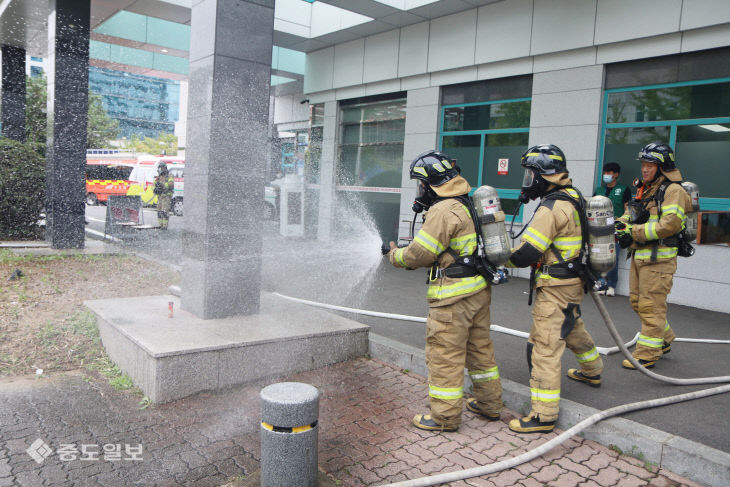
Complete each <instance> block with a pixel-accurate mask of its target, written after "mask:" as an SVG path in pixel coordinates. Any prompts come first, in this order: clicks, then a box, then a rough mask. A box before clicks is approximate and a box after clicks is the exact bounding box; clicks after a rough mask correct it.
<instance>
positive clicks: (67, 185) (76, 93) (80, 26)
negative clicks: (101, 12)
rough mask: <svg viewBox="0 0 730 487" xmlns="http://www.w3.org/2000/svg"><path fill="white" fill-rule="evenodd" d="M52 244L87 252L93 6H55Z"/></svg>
mask: <svg viewBox="0 0 730 487" xmlns="http://www.w3.org/2000/svg"><path fill="white" fill-rule="evenodd" d="M49 8H50V14H49V16H48V66H49V68H48V104H47V113H48V136H47V149H46V239H47V240H48V241H49V242H50V243H51V245H52V246H53V247H54V248H60V249H63V248H83V246H84V211H85V203H84V202H85V199H86V186H85V177H84V173H85V168H86V124H87V121H88V103H89V17H90V0H77V1H74V2H68V1H64V0H50V2H49Z"/></svg>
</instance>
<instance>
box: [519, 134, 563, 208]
mask: <svg viewBox="0 0 730 487" xmlns="http://www.w3.org/2000/svg"><path fill="white" fill-rule="evenodd" d="M522 167H524V168H525V176H524V179H523V180H522V188H521V190H520V196H519V198H518V199H519V200H520V201H521V202H523V203H527V202H528V201H530V200H533V199H535V198H539V197H541V196H542V195H543V194H545V191H546V190H547V188H548V186H549V181H547V180H546V179H545V178H544V177H543V176H551V175H553V174H560V173H566V172H568V168H567V166H566V163H565V154H563V151H562V150H560V148H559V147H558V146H556V145H552V144H542V145H536V146H533V147H530V148H529V149H527V151H526V152H525V153H524V154H522Z"/></svg>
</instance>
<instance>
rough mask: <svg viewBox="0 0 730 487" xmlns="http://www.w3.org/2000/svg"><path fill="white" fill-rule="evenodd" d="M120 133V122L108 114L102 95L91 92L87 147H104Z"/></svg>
mask: <svg viewBox="0 0 730 487" xmlns="http://www.w3.org/2000/svg"><path fill="white" fill-rule="evenodd" d="M118 135H119V122H118V121H116V120H114V119H113V118H111V117H110V116H109V115H107V113H106V110H104V106H103V105H102V103H101V96H100V95H97V94H95V93H92V92H89V122H88V124H87V128H86V148H87V149H103V148H105V147H109V141H110V140H113V139H116V138H117V136H118Z"/></svg>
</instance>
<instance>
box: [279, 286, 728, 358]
mask: <svg viewBox="0 0 730 487" xmlns="http://www.w3.org/2000/svg"><path fill="white" fill-rule="evenodd" d="M273 294H274V295H275V296H279V297H280V298H284V299H288V300H290V301H294V302H297V303H302V304H306V305H309V306H314V307H316V308H324V309H331V310H333V311H342V312H345V313H352V314H357V315H362V316H373V317H375V318H388V319H391V320H400V321H413V322H416V323H426V318H423V317H421V316H410V315H401V314H395V313H383V312H380V311H369V310H365V309H357V308H348V307H347V306H337V305H335V304H327V303H320V302H318V301H310V300H308V299H301V298H294V297H291V296H286V295H284V294H279V293H276V292H275V293H273ZM490 329H491V331H495V332H498V333H504V334H506V335H512V336H516V337H520V338H525V339H526V338H527V337H529V336H530V334H529V333H526V332H524V331H520V330H515V329H512V328H507V327H504V326H500V325H495V324H492V325H491V327H490ZM614 339H615V338H614ZM638 339H639V333H636V335H634V338H632V339H631V340H630V341H629V342H627V343H626V344H625V347H627V348H628V347H631V346H633V345H635V344H636V341H637V340H638ZM675 341H677V342H690V343H715V344H730V340H713V339H708V338H676V339H675ZM596 350H598V353H600V354H601V355H611V354H614V353H618V352H620V351H621V349H620V348H619V347H596Z"/></svg>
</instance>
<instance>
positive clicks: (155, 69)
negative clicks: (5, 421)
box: [0, 0, 499, 80]
mask: <svg viewBox="0 0 730 487" xmlns="http://www.w3.org/2000/svg"><path fill="white" fill-rule="evenodd" d="M496 1H499V0H316V1H315V2H313V3H310V2H309V1H304V0H276V8H275V26H274V36H273V39H274V45H275V46H279V47H281V48H286V49H290V50H293V51H299V52H302V53H307V52H311V51H316V50H320V49H324V48H326V47H330V46H333V45H335V44H338V43H342V42H347V41H351V40H355V39H358V38H362V37H366V36H370V35H374V34H378V33H380V32H386V31H390V30H394V29H397V28H399V27H403V26H406V25H411V24H416V23H420V22H426V21H428V20H430V19H433V18H436V17H441V16H444V15H449V14H452V13H457V12H461V11H464V10H468V9H473V8H476V7H478V6H481V5H486V4H489V3H494V2H496ZM192 2H193V0H91V29H92V33H91V36H90V37H91V40H92V41H94V42H97V43H100V44H110V45H114V46H119V49H127V50H129V49H137V50H139V51H143V52H146V53H153V54H154V55H155V56H156V57H158V58H160V62H159V63H157V64H158V65H155V64H154V63H152V64H151V65H150V66H132V65H129V64H126V63H124V62H120V59H114V57H113V56H111V57H107V58H103V57H102V58H97V59H94V58H93V57H92V59H91V60H90V64H91V65H93V66H99V67H108V68H111V69H122V70H126V71H129V72H134V73H138V74H148V75H151V76H162V77H166V78H172V79H184V78H185V77H186V72H185V73H183V72H180V71H181V70H180V69H173V70H172V71H170V72H168V71H166V70H165V66H166V65H167V66H171V65H174V64H175V62H174V59H172V58H187V56H188V46H172V45H169V44H167V45H161V44H164V42H162V41H161V40H160V39H157V40H155V39H142V38H137V39H134V38H132V39H130V38H125V37H126V36H125V35H124V34H119V35H117V34H115V33H111V34H110V33H109V32H107V31H106V30H105V28H104V25H105V22H107V21H109V20H110V19H113V18H114V16H115V15H116V14H118V13H120V12H124V13H125V14H126V13H129V12H131V13H133V14H139V15H141V16H146V17H147V18H151V19H161V20H163V21H168V22H173V23H176V24H182V25H186V26H189V25H190V21H191V5H192ZM48 14H49V6H48V0H0V43H2V44H7V45H13V46H17V47H23V48H25V50H26V53H27V54H28V55H31V56H36V57H47V52H48V39H47V31H48V29H47V25H48ZM188 38H189V35H188ZM163 55H164V56H165V59H167V61H168V62H167V63H165V62H162V61H164V60H165V59H162V56H163ZM147 56H148V55H147V54H143V55H142V57H147ZM168 56H169V58H167V57H168ZM273 57H274V58H276V51H275V52H274V55H273ZM272 70H273V73H274V74H275V75H276V76H281V77H284V78H291V79H297V80H300V79H301V78H302V77H303V69H301V70H299V69H297V70H292V71H287V70H286V69H284V68H282V66H277V65H276V63H275V62H274V63H273V64H272Z"/></svg>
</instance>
